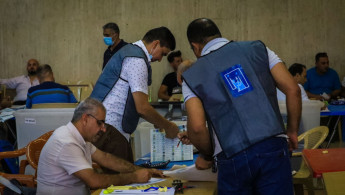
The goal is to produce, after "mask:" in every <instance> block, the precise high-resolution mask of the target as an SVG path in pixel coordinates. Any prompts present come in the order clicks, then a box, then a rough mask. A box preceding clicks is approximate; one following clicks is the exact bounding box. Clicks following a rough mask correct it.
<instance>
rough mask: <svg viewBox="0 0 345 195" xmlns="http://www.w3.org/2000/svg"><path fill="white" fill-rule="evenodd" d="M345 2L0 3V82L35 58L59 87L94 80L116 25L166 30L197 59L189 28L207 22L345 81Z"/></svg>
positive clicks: (131, 32)
mask: <svg viewBox="0 0 345 195" xmlns="http://www.w3.org/2000/svg"><path fill="white" fill-rule="evenodd" d="M344 7H345V1H343V0H241V1H240V0H170V1H166V0H144V1H140V0H0V48H1V49H0V78H8V77H13V76H17V75H20V74H24V73H25V65H26V61H27V60H28V59H29V58H37V59H38V60H39V61H40V62H41V63H48V64H50V65H52V66H53V70H54V73H55V77H56V80H57V81H58V82H67V81H78V80H89V81H92V82H95V81H96V80H97V78H98V76H99V74H100V72H101V66H102V60H103V52H104V50H105V49H106V46H105V45H104V43H103V40H102V38H103V37H102V25H104V24H105V23H107V22H110V21H113V22H116V23H117V24H118V25H119V27H120V30H121V35H120V36H121V38H123V39H124V40H126V41H127V42H134V41H137V40H139V39H141V38H142V37H143V35H144V34H145V33H146V32H147V31H148V30H149V29H151V28H154V27H158V26H167V27H168V28H170V30H171V31H172V32H173V33H174V35H175V38H176V40H177V49H180V50H181V51H182V53H183V57H184V58H185V59H186V58H190V59H195V57H194V56H193V53H192V51H191V50H190V47H189V44H188V42H187V38H186V28H187V25H188V24H189V23H190V22H191V21H192V20H193V19H195V18H199V17H208V18H211V19H213V20H214V21H215V22H216V24H217V25H218V26H219V28H220V30H221V32H222V34H223V36H224V37H226V38H228V39H232V40H256V39H260V40H262V41H264V42H265V43H266V45H267V46H268V47H269V48H270V49H272V50H273V51H275V52H276V53H277V54H278V55H279V56H280V57H281V58H282V59H283V61H285V62H286V64H287V65H288V66H289V65H291V64H292V63H294V62H299V63H303V64H306V65H307V66H308V67H312V66H314V56H315V54H316V53H317V52H320V51H325V52H328V54H329V59H330V65H331V67H332V68H334V69H335V70H336V71H337V72H338V73H339V76H340V77H341V79H342V77H344V76H345V66H344V64H345V55H344V47H345V33H344V31H345V25H344V23H345V9H344ZM152 68H153V87H152V92H153V100H156V98H157V95H156V93H157V91H158V88H159V86H160V83H161V81H162V78H163V77H164V75H165V74H166V73H168V72H169V71H171V70H170V69H169V67H168V62H167V60H166V58H165V59H163V60H162V62H159V63H158V62H156V63H153V64H152Z"/></svg>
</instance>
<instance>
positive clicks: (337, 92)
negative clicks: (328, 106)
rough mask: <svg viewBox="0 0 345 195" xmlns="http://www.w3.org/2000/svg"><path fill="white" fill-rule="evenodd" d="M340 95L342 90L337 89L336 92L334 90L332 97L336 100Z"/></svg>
mask: <svg viewBox="0 0 345 195" xmlns="http://www.w3.org/2000/svg"><path fill="white" fill-rule="evenodd" d="M340 93H341V90H340V89H336V90H333V91H332V93H331V94H329V95H330V97H331V98H334V99H336V98H337V97H338V96H340Z"/></svg>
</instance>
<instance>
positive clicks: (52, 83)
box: [28, 82, 69, 93]
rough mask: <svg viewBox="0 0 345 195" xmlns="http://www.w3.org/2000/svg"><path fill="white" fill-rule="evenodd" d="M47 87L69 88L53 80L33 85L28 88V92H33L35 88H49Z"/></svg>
mask: <svg viewBox="0 0 345 195" xmlns="http://www.w3.org/2000/svg"><path fill="white" fill-rule="evenodd" d="M49 89H63V90H69V88H68V87H67V86H65V85H61V84H59V83H55V82H44V83H41V84H39V85H36V86H33V87H30V88H29V91H28V93H32V92H35V91H37V90H49Z"/></svg>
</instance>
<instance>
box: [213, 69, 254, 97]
mask: <svg viewBox="0 0 345 195" xmlns="http://www.w3.org/2000/svg"><path fill="white" fill-rule="evenodd" d="M220 74H221V77H222V79H223V80H224V82H225V84H226V86H227V89H228V90H229V91H230V93H231V95H232V96H233V97H239V96H241V95H243V94H245V93H248V92H250V91H252V90H253V87H252V85H251V84H250V81H249V79H248V77H247V75H246V73H245V72H244V70H243V68H242V66H241V65H240V64H236V65H234V66H232V67H230V68H228V69H226V70H225V71H223V72H221V73H220Z"/></svg>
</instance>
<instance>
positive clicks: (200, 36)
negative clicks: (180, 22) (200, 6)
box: [187, 18, 222, 44]
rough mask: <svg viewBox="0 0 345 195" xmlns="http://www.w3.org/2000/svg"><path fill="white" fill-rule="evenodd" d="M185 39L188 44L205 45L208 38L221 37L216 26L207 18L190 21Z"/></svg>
mask: <svg viewBox="0 0 345 195" xmlns="http://www.w3.org/2000/svg"><path fill="white" fill-rule="evenodd" d="M187 37H188V41H189V43H191V42H194V43H200V44H206V43H207V42H208V38H210V37H214V38H218V37H222V34H221V33H220V31H219V29H218V27H217V25H216V24H215V23H214V22H213V21H212V20H210V19H208V18H198V19H196V20H194V21H192V22H191V23H190V24H189V25H188V28H187Z"/></svg>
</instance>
